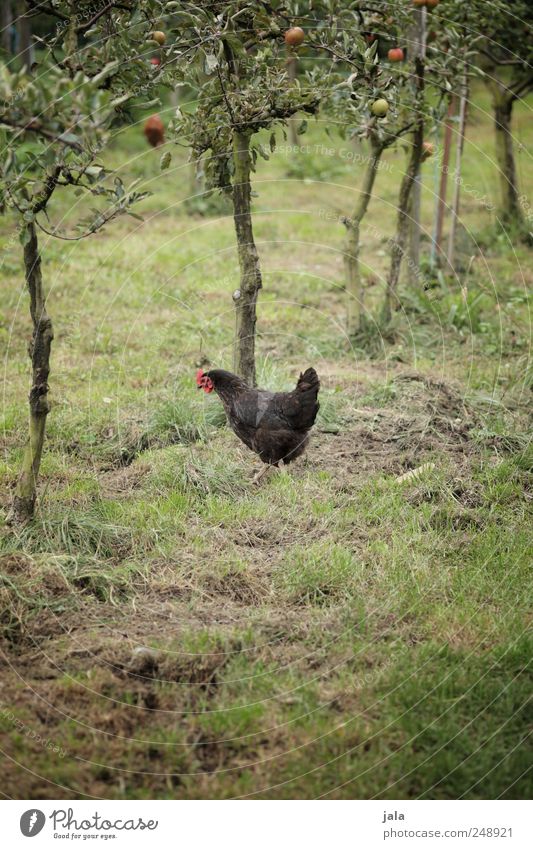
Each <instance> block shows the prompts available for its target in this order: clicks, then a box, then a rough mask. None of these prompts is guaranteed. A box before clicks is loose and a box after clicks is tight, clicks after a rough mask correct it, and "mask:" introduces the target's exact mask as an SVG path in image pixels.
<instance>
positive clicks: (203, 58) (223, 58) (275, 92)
mask: <svg viewBox="0 0 533 849" xmlns="http://www.w3.org/2000/svg"><path fill="white" fill-rule="evenodd" d="M169 5H170V6H172V18H171V20H170V21H169V23H168V27H167V29H168V30H169V36H170V42H171V44H173V45H177V46H174V47H173V55H175V57H176V63H175V66H174V67H173V73H174V79H175V81H176V82H186V83H187V84H188V85H189V86H193V87H194V89H195V92H196V98H197V105H196V109H195V110H194V111H185V110H184V111H183V113H180V114H179V115H178V116H177V117H176V120H175V121H174V127H173V129H174V131H175V133H176V138H177V140H178V141H183V140H185V142H186V143H187V144H188V146H189V147H190V149H191V151H192V156H193V157H194V158H195V159H196V160H202V161H203V165H204V170H205V173H206V178H207V185H208V186H209V187H211V188H214V189H218V190H221V191H222V192H226V193H228V194H229V195H230V197H231V199H232V204H233V217H234V224H235V235H236V241H237V250H238V259H239V267H240V285H239V288H238V289H237V290H236V291H235V292H234V295H233V299H234V304H235V310H236V337H235V364H234V368H235V370H236V371H237V372H238V373H239V374H241V375H242V376H243V377H244V378H245V379H246V380H247V381H248V382H249V383H251V384H255V377H256V371H255V328H256V320H257V299H258V295H259V291H260V289H261V286H262V280H261V267H260V260H259V255H258V251H257V247H256V244H255V240H254V231H253V220H252V174H253V172H254V170H255V165H256V161H257V158H258V156H261V157H264V158H268V157H269V154H270V152H271V151H272V150H273V149H274V146H275V134H274V131H275V129H276V128H279V127H283V128H285V126H286V124H287V121H288V120H289V119H290V118H292V117H293V116H294V115H296V114H297V113H300V114H302V115H305V114H307V115H313V114H315V113H316V112H317V110H318V108H319V104H320V100H321V97H322V95H323V92H324V89H325V88H327V85H326V86H325V85H324V77H325V79H326V81H327V79H328V76H327V75H328V71H327V69H326V70H325V71H324V68H322V71H321V75H322V80H321V82H320V84H317V81H316V79H313V78H312V77H308V76H306V77H302V78H300V79H294V78H292V79H291V78H290V75H289V73H288V70H287V65H286V46H287V45H289V46H290V47H291V49H292V50H293V51H296V50H297V49H298V47H299V45H301V44H302V43H304V44H306V45H308V46H309V48H310V49H312V50H313V51H316V53H317V55H318V54H320V55H322V56H325V57H326V58H327V59H328V67H329V65H332V64H333V63H337V62H343V61H348V62H349V61H355V58H356V57H358V56H359V48H358V46H357V45H356V44H354V43H353V42H352V41H351V38H350V29H351V27H348V28H347V27H343V26H342V25H341V21H343V20H345V19H346V18H347V16H349V17H350V20H351V21H352V22H353V19H354V17H355V13H354V12H353V11H349V10H347V9H346V4H344V3H338V2H336V0H327V2H320V3H315V4H308V5H307V6H306V7H305V8H303V4H299V3H292V2H287V3H284V4H281V3H279V2H271V3H267V2H259V0H231V2H219V1H218V0H211V2H209V1H208V2H205V3H203V4H201V5H197V4H194V3H187V2H184V3H182V4H180V5H179V8H174V4H164V3H161V4H160V7H159V9H158V8H157V4H155V6H154V7H153V14H154V15H155V16H156V17H157V15H159V16H161V15H162V14H163V13H164V11H165V9H168V6H169ZM311 6H313V8H312V9H311ZM156 17H155V18H154V22H155V20H156ZM179 45H183V46H179ZM361 79H363V78H361ZM260 131H268V136H267V139H269V141H268V143H267V144H265V143H264V140H262V139H259V138H258V134H259V132H260Z"/></svg>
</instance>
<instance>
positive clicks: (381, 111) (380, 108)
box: [371, 97, 389, 118]
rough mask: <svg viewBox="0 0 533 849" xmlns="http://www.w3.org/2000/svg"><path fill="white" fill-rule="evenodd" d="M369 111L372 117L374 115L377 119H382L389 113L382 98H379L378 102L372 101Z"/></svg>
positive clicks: (387, 106)
mask: <svg viewBox="0 0 533 849" xmlns="http://www.w3.org/2000/svg"><path fill="white" fill-rule="evenodd" d="M371 110H372V114H373V115H376V116H377V117H378V118H384V117H385V115H386V114H387V112H388V111H389V104H388V103H387V101H386V100H385V99H384V98H383V97H380V98H379V100H374V102H373V104H372V106H371Z"/></svg>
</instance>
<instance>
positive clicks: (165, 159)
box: [159, 150, 172, 171]
mask: <svg viewBox="0 0 533 849" xmlns="http://www.w3.org/2000/svg"><path fill="white" fill-rule="evenodd" d="M171 161H172V154H171V152H170V150H166V151H165V152H164V154H163V156H162V157H161V159H160V160H159V167H160V168H161V171H166V170H167V168H168V166H169V165H170V163H171Z"/></svg>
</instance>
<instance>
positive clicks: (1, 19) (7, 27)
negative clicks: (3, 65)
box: [0, 0, 13, 56]
mask: <svg viewBox="0 0 533 849" xmlns="http://www.w3.org/2000/svg"><path fill="white" fill-rule="evenodd" d="M0 5H1V7H2V8H1V9H0V30H1V36H0V38H1V46H2V50H4V51H5V52H6V54H7V55H8V56H10V55H11V24H12V21H13V18H12V14H11V0H2V3H1V4H0Z"/></svg>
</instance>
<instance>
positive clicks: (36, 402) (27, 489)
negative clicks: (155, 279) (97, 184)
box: [11, 223, 54, 522]
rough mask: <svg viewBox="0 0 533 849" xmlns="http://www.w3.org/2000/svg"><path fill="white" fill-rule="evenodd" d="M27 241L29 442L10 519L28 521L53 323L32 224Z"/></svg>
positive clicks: (34, 490) (39, 453)
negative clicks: (29, 339) (29, 331)
mask: <svg viewBox="0 0 533 849" xmlns="http://www.w3.org/2000/svg"><path fill="white" fill-rule="evenodd" d="M26 226H27V227H28V231H29V240H28V243H27V244H26V245H25V247H24V268H25V272H26V282H27V284H28V291H29V293H30V313H31V318H32V322H33V335H32V339H31V342H30V345H29V354H30V357H31V362H32V371H33V375H32V387H31V390H30V396H29V407H30V410H29V412H30V422H29V430H30V433H29V440H28V444H27V446H26V450H25V452H24V459H23V462H22V471H21V473H20V477H19V479H18V483H17V487H16V490H15V498H14V501H13V507H12V514H11V517H12V519H14V520H15V521H18V522H23V521H27V520H28V519H30V518H31V517H32V516H33V511H34V508H35V499H36V496H37V478H38V476H39V467H40V465H41V456H42V452H43V443H44V432H45V426H46V417H47V415H48V412H49V409H50V407H49V403H48V375H49V373H50V348H51V346H52V339H53V338H54V334H53V331H52V322H51V320H50V318H49V317H48V314H47V312H46V305H45V298H44V293H43V283H42V275H41V257H40V254H39V245H38V242H37V233H36V229H35V224H33V223H31V224H28V225H26Z"/></svg>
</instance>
